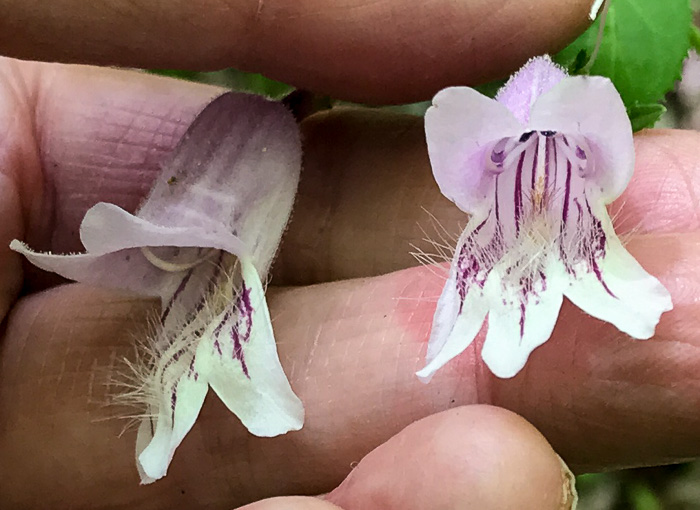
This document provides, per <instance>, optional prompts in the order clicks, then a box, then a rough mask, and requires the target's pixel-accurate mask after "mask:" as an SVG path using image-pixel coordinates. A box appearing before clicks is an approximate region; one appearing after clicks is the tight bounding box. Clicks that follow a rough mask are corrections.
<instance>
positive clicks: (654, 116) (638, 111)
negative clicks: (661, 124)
mask: <svg viewBox="0 0 700 510" xmlns="http://www.w3.org/2000/svg"><path fill="white" fill-rule="evenodd" d="M664 113H666V107H665V106H664V105H662V104H658V103H654V104H641V105H634V106H630V107H629V108H627V115H629V117H630V121H631V122H632V130H633V131H635V132H636V131H639V130H640V129H644V128H651V127H654V124H656V122H657V121H658V120H659V119H660V118H661V116H662V115H663V114H664Z"/></svg>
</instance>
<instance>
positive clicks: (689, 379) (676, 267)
mask: <svg viewBox="0 0 700 510" xmlns="http://www.w3.org/2000/svg"><path fill="white" fill-rule="evenodd" d="M629 249H630V250H631V252H632V253H633V255H635V256H636V257H638V259H639V260H640V262H641V263H642V264H643V265H644V267H645V268H646V269H647V270H649V271H650V272H651V273H652V274H655V275H658V276H659V277H660V278H661V280H662V282H663V283H664V285H666V286H667V287H668V288H669V290H670V292H671V293H672V295H673V299H674V304H675V308H674V310H673V311H672V312H669V313H667V314H664V316H663V317H662V319H661V322H660V324H659V326H658V329H657V336H656V337H655V338H654V339H652V340H649V341H646V342H641V341H634V340H631V339H630V338H628V337H626V336H625V335H622V334H621V333H619V332H618V331H617V330H616V329H615V328H614V327H612V326H611V325H609V324H606V323H602V322H599V321H597V320H595V319H592V318H591V317H588V316H586V315H585V314H583V313H582V312H581V311H580V310H578V309H576V308H574V307H573V306H570V305H569V304H568V303H565V305H564V307H563V309H562V312H561V315H560V317H559V320H558V323H557V326H556V328H555V331H554V333H553V337H552V338H551V339H550V340H549V341H548V342H547V343H546V344H544V345H543V346H542V347H540V348H538V349H537V350H535V352H534V353H533V354H532V355H531V358H530V360H529V362H528V364H527V366H526V367H525V369H524V370H523V371H522V372H521V373H520V374H519V375H518V376H517V377H515V378H512V379H507V380H501V379H497V378H495V377H493V376H492V375H491V374H490V372H489V371H488V369H487V368H486V367H485V366H484V365H483V363H482V362H481V359H480V356H479V352H480V349H481V345H482V344H483V335H480V336H479V337H477V339H476V341H475V342H474V344H473V345H472V346H471V347H470V348H469V349H467V350H466V351H465V352H464V353H463V354H462V355H460V356H459V357H457V358H456V359H455V360H453V361H452V362H451V363H450V364H448V365H447V366H446V367H444V368H443V370H441V371H440V372H439V373H438V374H437V375H436V376H435V378H434V379H433V381H432V382H431V383H430V384H428V385H423V384H421V383H420V382H419V381H418V379H417V378H416V377H415V371H416V370H417V369H418V368H420V367H421V365H422V363H423V358H424V355H425V346H426V343H427V337H428V332H429V330H430V325H431V321H432V315H433V313H434V310H435V302H436V299H437V296H438V295H439V293H440V289H441V287H442V285H443V284H444V280H441V279H440V277H439V276H436V274H434V273H433V272H431V271H430V270H428V269H426V268H414V269H408V270H404V271H400V272H397V273H392V274H389V275H385V276H381V277H376V278H366V279H357V280H350V281H344V282H337V283H331V284H323V285H315V286H311V287H303V288H289V289H279V290H276V291H274V292H271V293H270V295H269V305H270V310H271V315H272V317H273V324H274V328H275V334H276V337H277V339H278V349H279V352H280V359H281V360H282V364H283V366H284V368H285V371H286V373H287V375H288V376H289V378H290V381H291V384H292V387H293V388H294V390H295V392H296V393H297V394H298V395H299V397H300V398H301V399H302V401H303V402H304V404H305V408H306V422H305V425H304V428H303V429H302V430H301V431H300V432H296V433H290V434H287V435H285V436H282V437H278V438H274V439H263V438H256V437H252V436H250V435H249V434H248V433H247V432H246V430H245V429H244V428H243V426H242V425H241V424H240V423H239V422H238V421H237V420H236V419H235V417H233V416H232V415H231V414H230V413H229V412H228V411H227V410H226V409H225V407H224V406H223V405H222V404H221V403H220V402H219V401H218V400H217V399H216V398H213V397H212V398H209V399H208V401H207V403H206V404H205V406H204V408H203V410H202V414H201V415H200V418H199V421H198V423H197V425H195V427H194V428H193V430H192V431H191V433H190V434H189V435H188V437H187V438H186V440H185V441H184V442H183V444H182V446H181V447H180V448H179V449H178V452H177V454H176V455H175V458H174V460H173V464H172V466H171V468H170V472H169V474H168V476H167V477H166V478H165V479H164V480H163V481H160V482H158V483H156V484H154V485H152V486H147V487H143V488H139V489H138V490H135V489H134V487H135V485H136V484H137V483H138V478H137V474H136V470H135V468H134V457H133V445H134V436H135V434H134V431H129V432H127V433H125V434H124V435H123V436H122V437H121V438H120V437H118V436H119V433H120V432H121V430H122V426H123V425H122V423H120V422H119V421H118V420H106V421H99V420H101V419H104V418H106V417H109V416H114V415H115V414H116V413H126V412H132V413H133V411H124V410H118V411H115V410H114V409H111V410H110V409H104V408H102V407H101V406H102V405H103V404H104V403H105V402H106V401H107V400H108V397H107V396H106V393H107V394H108V393H109V392H110V390H109V388H108V387H106V384H107V382H108V381H109V380H110V376H109V374H114V372H118V371H119V367H120V366H123V363H121V362H120V360H121V359H122V358H124V357H128V358H130V359H133V357H134V353H133V350H134V347H133V345H134V342H135V338H136V337H137V336H136V335H137V334H138V333H139V331H140V332H141V334H142V333H143V322H144V321H145V315H146V313H147V310H148V307H147V306H146V305H144V303H143V302H142V301H137V300H135V299H134V298H128V297H125V296H124V295H121V294H115V293H112V292H109V291H103V290H96V289H90V288H88V287H86V286H83V285H75V284H74V285H68V286H63V287H57V288H54V289H51V290H50V291H46V292H43V293H39V294H35V295H32V296H28V297H25V298H23V299H22V300H21V301H20V302H19V303H18V305H17V306H16V307H15V310H14V312H13V313H12V315H11V316H10V318H9V320H8V322H7V329H6V337H5V339H4V341H3V342H2V343H1V344H0V416H1V417H2V423H3V427H2V428H0V457H1V458H3V460H4V462H3V463H0V479H2V480H3V481H4V482H5V483H4V484H3V485H2V486H0V490H3V491H5V494H0V496H2V497H3V501H9V502H11V503H12V504H10V505H9V506H13V504H14V506H20V507H21V506H24V507H29V508H31V507H36V506H38V505H39V500H38V499H32V498H38V497H41V498H42V499H41V502H42V504H44V505H45V506H51V505H52V504H54V503H55V505H60V504H61V502H62V501H65V498H67V497H69V496H70V497H76V498H79V499H80V501H81V502H82V503H83V504H84V505H85V506H86V507H92V506H96V505H97V504H98V503H99V504H102V505H105V498H106V497H107V496H105V493H104V487H110V490H111V493H110V495H109V498H110V501H119V502H122V503H123V504H125V505H127V504H128V505H131V507H132V508H138V507H139V505H141V506H147V505H152V506H156V505H163V507H166V508H167V507H174V506H176V505H177V504H180V503H186V504H190V505H191V504H195V503H196V502H198V501H199V502H201V501H206V502H211V504H212V505H216V504H227V505H235V504H243V503H246V502H250V501H256V500H259V499H261V498H264V497H271V496H276V495H282V494H319V493H323V492H327V491H328V490H330V489H332V488H333V487H335V486H336V485H337V484H339V483H340V481H341V480H342V479H343V478H344V477H345V476H346V475H347V473H348V471H349V470H350V466H351V464H352V463H353V462H355V461H357V460H359V459H360V458H362V456H364V455H365V454H366V453H367V452H369V451H370V450H371V449H373V448H375V447H376V446H378V445H379V444H381V443H383V442H384V441H386V440H387V439H388V438H389V437H391V436H392V435H394V434H395V433H397V432H399V431H400V430H401V429H402V428H403V427H405V426H406V425H407V424H409V423H412V422H413V421H415V420H417V419H420V418H422V417H425V416H428V415H430V414H434V413H436V412H440V411H442V410H445V409H448V408H450V407H453V406H459V405H464V404H473V403H491V404H495V405H499V406H503V407H506V408H509V409H511V410H514V411H516V412H517V413H518V414H520V415H522V416H524V417H525V418H526V419H527V420H528V421H530V422H531V423H533V424H534V425H535V426H536V427H537V428H538V429H539V430H540V431H541V432H542V433H543V434H544V436H545V437H547V439H548V440H549V441H550V442H551V443H552V445H553V446H554V448H555V449H556V450H557V451H558V452H559V453H560V454H562V456H563V457H564V458H565V459H566V460H567V462H568V463H569V464H570V465H573V466H576V467H578V468H579V469H586V470H594V469H601V468H614V467H621V466H631V465H649V464H654V463H664V462H672V461H680V460H683V459H687V458H691V457H694V456H697V455H698V454H700V439H699V438H698V434H697V430H698V427H700V413H698V409H700V391H699V389H700V380H699V379H698V375H697V366H698V364H699V363H700V349H699V348H698V338H700V335H698V331H700V304H699V303H698V300H697V299H696V296H697V295H698V294H699V292H700V277H699V276H698V273H697V271H696V268H697V267H698V265H699V264H700V238H698V236H697V235H677V236H674V235H668V236H665V237H660V238H654V237H651V236H640V237H638V238H637V239H634V240H633V241H632V242H631V243H630V244H629ZM139 324H141V326H139ZM116 389H117V388H112V390H111V391H114V390H116ZM38 438H41V440H38ZM103 459H110V462H109V463H105V462H104V461H103ZM66 491H70V492H66ZM181 491H185V493H186V496H183V495H182V494H181ZM71 495H74V496H71ZM47 498H49V499H47ZM50 498H54V499H50ZM154 501H157V503H154Z"/></svg>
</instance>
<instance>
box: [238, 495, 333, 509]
mask: <svg viewBox="0 0 700 510" xmlns="http://www.w3.org/2000/svg"><path fill="white" fill-rule="evenodd" d="M238 510H340V508H338V507H337V506H336V505H334V504H333V503H329V502H326V501H322V500H320V499H317V498H307V497H284V498H271V499H266V500H263V501H258V502H256V503H251V504H250V505H246V506H243V507H240V508H239V509H238Z"/></svg>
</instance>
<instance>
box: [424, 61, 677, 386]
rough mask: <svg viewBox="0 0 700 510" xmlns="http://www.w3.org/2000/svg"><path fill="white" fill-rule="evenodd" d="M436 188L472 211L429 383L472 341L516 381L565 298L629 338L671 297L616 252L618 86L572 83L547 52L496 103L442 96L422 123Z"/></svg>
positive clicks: (623, 138) (440, 314)
mask: <svg viewBox="0 0 700 510" xmlns="http://www.w3.org/2000/svg"><path fill="white" fill-rule="evenodd" d="M425 130H426V138H427V143H428V152H429V155H430V162H431V165H432V167H433V173H434V175H435V179H436V180H437V183H438V185H439V186H440V190H441V191H442V193H443V194H444V195H445V196H446V197H447V198H449V199H450V200H452V201H453V202H455V204H456V205H457V206H458V207H459V208H460V209H462V210H463V211H464V212H466V213H468V214H470V215H471V218H470V220H469V223H468V224H467V227H466V229H465V230H464V232H463V233H462V235H461V237H460V239H459V241H458V244H457V248H456V252H455V255H454V258H453V260H452V265H451V268H450V274H449V278H448V280H447V283H446V285H445V288H444V289H443V292H442V295H441V296H440V299H439V301H438V305H437V309H436V311H435V317H434V320H433V327H432V332H431V335H430V341H429V345H428V353H427V364H426V366H425V368H423V369H422V370H420V371H419V372H418V376H419V377H420V378H421V379H423V380H424V381H427V380H429V379H430V378H431V377H432V375H433V374H434V373H435V372H436V371H437V370H438V369H439V368H440V367H442V366H443V365H444V364H445V363H447V362H448V361H450V360H451V359H452V358H454V357H455V356H457V355H458V354H460V353H461V352H462V351H464V350H465V349H466V348H467V346H468V345H469V344H470V343H471V342H472V341H473V340H474V337H475V336H476V335H477V334H478V333H479V331H480V330H481V327H482V325H483V323H484V321H485V319H486V317H487V315H488V332H487V335H486V341H485V343H484V347H483V350H482V353H481V355H482V357H483V359H484V361H485V362H486V364H487V365H488V366H489V368H490V369H491V371H492V372H493V373H494V374H496V375H497V376H499V377H512V376H514V375H515V374H517V373H518V372H519V371H520V370H521V369H522V368H523V366H524V365H525V362H526V361H527V358H528V356H529V355H530V353H531V352H532V351H533V350H534V349H535V348H536V347H538V346H539V345H541V344H543V343H544V342H546V341H547V339H548V338H549V336H550V335H551V333H552V330H553V328H554V324H555V322H556V320H557V316H558V315H559V309H560V307H561V304H562V300H563V296H566V297H567V298H569V300H570V301H572V302H573V303H574V304H575V305H577V306H578V307H579V308H581V309H582V310H584V311H585V312H587V313H589V314H590V315H592V316H594V317H596V318H598V319H601V320H604V321H607V322H610V323H612V324H613V325H615V326H616V327H617V328H618V329H619V330H621V331H623V332H624V333H627V334H629V335H630V336H632V337H634V338H638V339H646V338H650V337H651V336H652V335H653V334H654V329H655V327H656V324H657V323H658V321H659V318H660V316H661V314H662V313H663V312H665V311H668V310H670V309H671V308H672V304H671V297H670V295H669V293H668V291H667V290H666V289H665V288H664V287H663V286H662V285H661V284H660V283H659V281H658V280H657V279H656V278H654V277H653V276H650V275H649V274H647V273H646V272H645V271H644V269H643V268H642V267H641V266H640V265H639V263H638V262H637V261H636V260H635V259H634V258H633V257H632V256H631V255H630V254H629V253H628V252H627V250H625V248H624V247H623V246H622V244H621V242H620V240H619V239H618V238H617V235H616V234H615V231H614V230H613V226H612V222H611V220H610V217H609V216H608V213H607V210H606V208H605V204H609V203H610V202H612V201H613V200H614V199H615V198H617V197H618V196H619V195H620V194H621V193H622V191H623V190H624V189H625V187H626V186H627V184H628V182H629V180H630V178H631V176H632V172H633V170H634V145H633V140H632V129H631V126H630V121H629V119H628V117H627V114H626V111H625V107H624V105H623V103H622V100H621V99H620V96H619V94H618V93H617V91H616V90H615V87H614V86H613V84H612V83H611V82H610V81H609V80H608V79H606V78H603V77H597V76H596V77H588V76H575V77H569V76H567V75H566V73H565V72H564V70H562V69H561V68H560V67H558V66H556V65H555V64H554V63H552V61H551V60H550V59H549V57H546V56H545V57H538V58H534V59H532V60H531V61H530V62H528V63H527V64H526V65H525V66H524V67H523V68H522V69H521V70H520V71H519V72H518V73H517V74H516V75H515V76H513V78H511V80H510V81H509V82H508V83H507V84H506V85H505V86H504V87H503V88H502V89H501V90H500V92H499V93H498V95H497V97H496V100H493V99H489V98H487V97H485V96H483V95H481V94H479V93H478V92H476V91H475V90H472V89H470V88H466V87H452V88H447V89H445V90H443V91H441V92H439V93H438V94H437V95H436V96H435V98H434V99H433V106H432V107H431V108H430V109H429V110H428V112H427V113H426V117H425Z"/></svg>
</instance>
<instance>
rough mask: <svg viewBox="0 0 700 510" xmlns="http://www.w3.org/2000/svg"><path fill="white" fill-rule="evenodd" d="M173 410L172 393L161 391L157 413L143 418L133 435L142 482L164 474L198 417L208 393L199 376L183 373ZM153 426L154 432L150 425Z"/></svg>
mask: <svg viewBox="0 0 700 510" xmlns="http://www.w3.org/2000/svg"><path fill="white" fill-rule="evenodd" d="M176 394H177V400H176V402H175V411H174V413H173V410H172V407H171V395H163V401H162V402H161V405H160V409H159V412H158V415H157V416H156V417H155V418H152V419H144V420H143V422H142V423H141V426H140V427H139V431H138V436H137V439H136V459H137V467H138V470H139V474H140V475H141V483H142V484H147V483H151V482H154V481H155V480H158V479H159V478H162V477H164V476H165V474H166V472H167V471H168V466H169V465H170V461H171V460H172V458H173V454H174V453H175V449H176V448H177V447H178V446H179V445H180V443H181V442H182V440H183V438H184V437H185V435H187V433H188V432H189V431H190V429H191V428H192V426H193V425H194V422H195V421H196V420H197V416H198V415H199V411H200V409H201V408H202V404H203V403H204V397H206V394H207V384H206V382H204V381H202V380H201V378H199V379H195V378H194V377H187V376H183V377H181V378H180V380H179V381H178V385H177V392H176ZM152 426H154V432H155V433H154V434H152V433H151V430H152V429H151V427H152Z"/></svg>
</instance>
